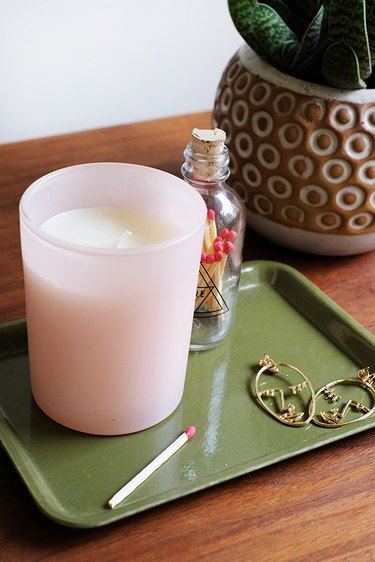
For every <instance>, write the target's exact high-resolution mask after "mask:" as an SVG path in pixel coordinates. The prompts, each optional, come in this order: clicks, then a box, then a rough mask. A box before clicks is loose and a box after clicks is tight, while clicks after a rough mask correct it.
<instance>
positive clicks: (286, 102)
mask: <svg viewBox="0 0 375 562" xmlns="http://www.w3.org/2000/svg"><path fill="white" fill-rule="evenodd" d="M295 105H296V99H295V97H294V94H292V93H291V92H287V91H284V92H281V93H280V94H277V96H276V97H275V98H274V100H273V102H272V107H273V110H274V112H275V114H276V115H278V116H279V117H281V116H283V117H285V116H286V115H289V114H290V113H292V111H293V109H294V106H295Z"/></svg>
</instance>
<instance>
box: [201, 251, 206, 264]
mask: <svg viewBox="0 0 375 562" xmlns="http://www.w3.org/2000/svg"><path fill="white" fill-rule="evenodd" d="M206 258H207V254H205V253H204V252H202V254H201V262H202V263H205V261H206Z"/></svg>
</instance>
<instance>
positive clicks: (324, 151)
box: [310, 129, 339, 156]
mask: <svg viewBox="0 0 375 562" xmlns="http://www.w3.org/2000/svg"><path fill="white" fill-rule="evenodd" d="M338 144H339V143H338V140H337V136H336V135H335V133H334V132H333V131H331V130H330V129H318V130H317V131H314V132H313V133H312V134H311V136H310V147H311V149H312V151H313V152H315V154H317V155H318V156H327V155H329V154H333V153H334V152H335V151H336V150H337V147H338Z"/></svg>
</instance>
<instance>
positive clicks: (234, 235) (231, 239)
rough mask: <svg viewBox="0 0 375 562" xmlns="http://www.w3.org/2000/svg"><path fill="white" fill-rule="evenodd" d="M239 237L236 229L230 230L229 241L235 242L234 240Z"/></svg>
mask: <svg viewBox="0 0 375 562" xmlns="http://www.w3.org/2000/svg"><path fill="white" fill-rule="evenodd" d="M236 238H237V232H236V231H235V230H231V231H230V232H228V236H227V238H226V239H227V240H228V242H233V240H235V239H236Z"/></svg>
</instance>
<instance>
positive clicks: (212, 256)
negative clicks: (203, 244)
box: [206, 254, 215, 264]
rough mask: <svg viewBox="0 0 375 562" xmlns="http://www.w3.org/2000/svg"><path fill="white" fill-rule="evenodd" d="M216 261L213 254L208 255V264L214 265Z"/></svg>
mask: <svg viewBox="0 0 375 562" xmlns="http://www.w3.org/2000/svg"><path fill="white" fill-rule="evenodd" d="M214 261H215V256H214V255H213V254H208V256H206V263H208V264H211V263H214Z"/></svg>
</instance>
